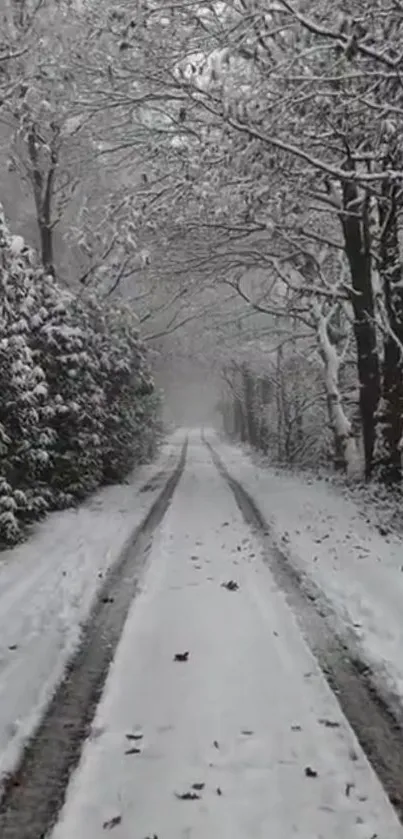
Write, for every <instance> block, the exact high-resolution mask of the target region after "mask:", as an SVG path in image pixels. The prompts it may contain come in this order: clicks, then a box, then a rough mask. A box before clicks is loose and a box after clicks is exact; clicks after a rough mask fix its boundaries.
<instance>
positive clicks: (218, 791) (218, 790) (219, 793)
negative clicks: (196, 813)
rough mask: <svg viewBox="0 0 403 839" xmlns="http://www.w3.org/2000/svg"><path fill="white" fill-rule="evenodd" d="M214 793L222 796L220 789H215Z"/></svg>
mask: <svg viewBox="0 0 403 839" xmlns="http://www.w3.org/2000/svg"><path fill="white" fill-rule="evenodd" d="M216 792H217V795H222V792H221V789H220V787H217V790H216Z"/></svg>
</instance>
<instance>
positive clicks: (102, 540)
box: [0, 436, 182, 777]
mask: <svg viewBox="0 0 403 839" xmlns="http://www.w3.org/2000/svg"><path fill="white" fill-rule="evenodd" d="M181 443H182V440H181V439H180V438H179V437H175V436H173V437H172V438H170V440H169V441H168V442H167V443H166V445H165V446H164V447H163V448H162V451H161V453H160V456H159V457H158V459H157V460H156V461H155V462H154V463H152V464H149V465H145V466H142V467H141V468H139V469H138V470H136V472H135V473H134V475H133V476H132V478H131V479H130V480H129V481H127V483H125V484H120V485H117V486H112V487H108V488H106V489H103V490H101V491H100V492H98V493H96V494H95V495H94V496H92V498H90V499H89V500H88V501H86V502H85V503H84V504H83V505H81V506H80V507H78V508H76V509H70V510H65V511H63V512H61V513H53V514H52V515H50V516H49V518H48V519H47V520H46V521H45V522H43V523H41V524H40V525H38V526H37V527H36V529H35V531H34V533H33V535H32V537H31V538H30V539H29V540H28V541H27V542H25V543H24V544H22V545H21V546H19V547H18V548H15V549H14V550H10V551H5V552H3V553H2V554H1V555H0V639H1V640H0V777H1V776H4V773H6V772H9V771H11V770H12V769H13V767H14V766H15V765H16V763H17V761H18V758H19V756H20V754H21V750H22V748H23V746H24V744H25V743H26V741H27V739H28V738H29V737H30V736H31V734H32V732H33V730H34V729H35V728H36V726H37V724H38V723H39V721H40V718H41V716H42V714H43V711H44V709H45V708H46V706H47V704H48V702H49V701H50V699H51V697H52V695H53V693H54V690H55V688H56V686H57V684H58V683H59V682H60V680H61V678H62V677H63V673H64V670H65V667H66V664H67V662H68V660H69V658H70V657H71V655H72V653H73V652H74V650H75V649H76V648H77V645H78V643H79V640H80V632H81V626H82V624H83V622H84V621H85V619H86V617H87V616H88V614H89V611H90V609H91V606H92V603H93V602H94V599H95V596H96V594H97V592H98V590H99V588H100V586H101V585H102V581H103V577H104V575H105V573H106V571H107V570H108V568H109V567H110V566H111V565H113V564H114V562H115V561H116V560H117V558H118V557H119V554H120V553H121V551H122V549H123V547H124V546H125V543H126V541H127V540H128V538H129V537H130V535H131V534H132V533H133V531H134V530H135V528H137V527H138V526H139V525H140V523H141V522H142V520H143V519H144V517H145V516H146V514H147V512H148V510H149V509H150V507H151V505H152V503H153V501H154V500H155V498H156V496H157V494H158V492H160V491H161V487H158V486H157V487H154V488H153V486H152V485H151V487H150V489H148V490H147V492H141V489H142V487H143V486H144V485H145V484H146V483H148V482H149V481H150V480H151V479H152V478H153V477H154V476H155V475H156V474H157V473H158V472H159V471H160V470H161V469H164V468H166V467H168V466H170V465H172V467H173V464H174V458H175V455H176V454H179V448H180V446H181ZM171 462H172V463H171Z"/></svg>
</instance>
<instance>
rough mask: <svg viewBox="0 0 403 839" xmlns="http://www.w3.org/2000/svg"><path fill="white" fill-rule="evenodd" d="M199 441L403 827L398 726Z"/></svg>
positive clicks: (309, 586)
mask: <svg viewBox="0 0 403 839" xmlns="http://www.w3.org/2000/svg"><path fill="white" fill-rule="evenodd" d="M202 438H203V441H204V443H205V445H206V446H207V448H208V449H209V451H210V454H211V457H212V459H213V462H214V464H215V466H216V467H217V469H218V471H219V473H220V474H221V475H222V477H223V478H224V479H225V480H226V482H227V484H228V486H229V487H230V489H231V490H232V492H233V494H234V497H235V500H236V502H237V505H238V507H239V509H240V511H241V513H242V515H243V517H244V520H245V521H246V523H247V524H248V525H249V526H250V527H251V528H252V530H253V531H254V532H255V533H256V534H257V536H258V537H259V538H260V541H261V543H262V545H263V555H264V556H265V558H266V561H267V564H268V566H269V567H270V571H271V573H272V575H273V578H274V580H275V581H276V583H277V585H278V587H279V588H280V589H281V590H282V591H283V592H284V594H285V596H286V598H287V601H288V603H289V605H290V607H291V608H292V611H293V613H294V615H295V616H296V619H297V621H298V624H299V626H300V628H301V631H302V633H303V635H304V637H305V639H306V641H307V643H308V645H309V647H310V649H311V650H312V652H313V654H314V655H315V658H316V659H317V661H318V663H319V665H320V667H321V670H322V672H323V674H324V676H325V678H326V680H327V682H328V683H329V685H330V687H331V689H332V690H333V692H334V694H335V695H336V697H337V699H338V702H339V704H340V706H341V709H342V711H343V713H344V715H345V717H346V719H347V720H348V722H349V724H350V725H351V728H352V729H353V731H354V732H355V734H356V736H357V739H358V741H359V743H360V745H361V747H362V749H363V751H364V752H365V754H366V755H367V758H368V760H369V761H370V763H371V765H372V767H373V769H374V771H375V772H376V774H377V776H378V778H379V780H380V781H381V783H382V785H383V788H384V790H385V792H386V794H387V795H388V797H389V800H390V802H391V804H392V806H393V807H394V808H395V810H396V812H397V815H398V817H399V819H400V821H401V822H402V824H403V724H402V721H401V720H398V719H397V717H396V715H395V713H394V712H393V711H392V710H391V707H389V705H388V704H387V702H386V701H385V699H384V697H383V696H382V697H381V696H380V695H379V694H378V693H377V691H376V689H375V687H374V684H373V682H372V681H371V679H370V671H369V669H368V667H367V665H366V664H365V663H364V662H362V661H361V660H360V659H359V657H357V653H356V652H355V651H352V650H351V649H350V648H349V646H348V644H346V642H345V641H344V640H343V639H342V638H341V637H340V634H339V633H338V631H337V626H336V621H335V618H334V617H332V610H331V607H328V608H327V604H326V598H325V596H324V595H323V593H322V592H321V590H320V589H319V587H318V586H317V585H316V584H315V583H314V582H313V581H312V580H310V579H309V580H308V578H306V577H305V576H304V575H303V574H302V573H301V572H300V571H298V570H297V569H296V568H295V566H293V565H292V564H291V562H290V560H289V559H288V558H287V556H285V555H284V554H283V553H282V552H281V551H280V550H279V548H278V547H277V546H276V545H274V543H273V541H272V540H271V538H270V528H269V525H268V524H267V522H266V521H265V519H264V516H263V514H262V513H261V511H260V510H259V508H258V506H257V504H256V503H255V501H254V500H253V498H252V497H251V496H250V495H249V493H248V492H247V491H246V490H245V489H244V488H243V486H242V485H241V484H240V483H239V481H237V480H236V479H235V478H234V477H233V476H232V475H231V474H230V472H229V471H228V470H227V468H226V466H225V465H224V463H223V462H222V460H221V458H220V457H219V455H218V453H217V452H216V451H215V449H214V448H213V446H212V445H211V444H210V443H209V442H208V440H206V438H205V437H204V436H203V437H202Z"/></svg>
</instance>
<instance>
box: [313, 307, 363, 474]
mask: <svg viewBox="0 0 403 839" xmlns="http://www.w3.org/2000/svg"><path fill="white" fill-rule="evenodd" d="M313 311H314V315H315V321H316V328H317V338H318V344H319V352H320V355H321V358H322V361H323V366H324V370H325V387H326V398H327V406H328V412H329V421H330V426H331V428H332V431H333V435H334V441H335V464H336V466H337V463H338V461H339V464H340V465H342V468H343V471H345V472H346V473H347V475H348V476H349V477H357V476H358V475H359V474H360V471H361V468H360V459H359V454H358V449H357V443H356V440H355V438H354V434H353V429H352V425H351V422H350V420H349V419H348V417H347V416H346V414H345V412H344V410H343V405H342V400H341V394H340V388H339V369H340V359H339V356H338V354H337V350H336V348H335V346H334V345H333V344H332V342H331V340H330V337H329V333H328V322H327V318H326V316H325V315H324V314H323V312H321V311H320V307H319V305H318V304H317V303H315V302H314V308H313ZM340 462H341V463H340ZM339 468H340V466H339Z"/></svg>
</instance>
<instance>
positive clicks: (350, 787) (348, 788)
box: [345, 784, 355, 798]
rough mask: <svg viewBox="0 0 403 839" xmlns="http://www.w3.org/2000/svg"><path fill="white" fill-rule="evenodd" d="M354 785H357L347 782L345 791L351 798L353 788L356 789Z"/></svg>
mask: <svg viewBox="0 0 403 839" xmlns="http://www.w3.org/2000/svg"><path fill="white" fill-rule="evenodd" d="M354 787H355V784H346V789H345V793H346V797H347V798H349V796H350V792H351V790H352V789H354Z"/></svg>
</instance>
